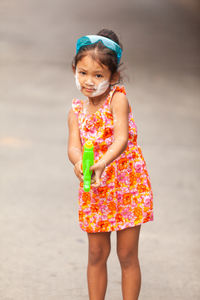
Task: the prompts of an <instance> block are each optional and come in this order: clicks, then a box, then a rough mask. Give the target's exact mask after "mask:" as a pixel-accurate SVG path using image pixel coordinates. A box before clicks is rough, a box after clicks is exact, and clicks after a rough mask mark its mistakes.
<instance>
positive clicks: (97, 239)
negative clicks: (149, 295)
mask: <svg viewBox="0 0 200 300" xmlns="http://www.w3.org/2000/svg"><path fill="white" fill-rule="evenodd" d="M121 54H122V46H121V44H120V43H119V40H118V37H117V36H116V34H115V33H114V32H113V31H111V30H106V29H103V30H101V31H100V32H98V33H97V35H88V36H84V37H81V38H80V39H78V41H77V45H76V56H75V58H74V60H73V64H72V68H73V71H74V74H75V80H76V85H77V88H78V89H79V90H80V91H81V92H82V94H83V95H84V96H86V100H85V101H82V100H79V99H74V100H73V101H72V108H71V110H70V112H69V115H68V126H69V140H68V156H69V159H70V161H71V162H72V164H73V165H74V172H75V174H76V176H77V177H78V179H79V180H80V188H79V223H80V227H81V229H82V230H83V231H85V232H87V235H88V243H89V249H88V268H87V280H88V290H89V299H90V300H103V299H104V297H105V293H106V287H107V265H106V262H107V259H108V256H109V253H110V234H111V232H112V231H116V232H117V255H118V258H119V262H120V265H121V270H122V294H123V299H124V300H136V299H138V297H139V292H140V286H141V271H140V265H139V260H138V241H139V233H140V227H141V224H142V223H146V222H148V221H152V220H153V202H152V199H153V194H152V189H151V184H150V180H149V175H148V172H147V169H146V163H145V161H144V158H143V155H142V152H141V149H140V147H139V146H138V145H137V129H136V125H135V122H134V119H133V115H132V112H131V107H130V104H129V102H128V99H127V97H126V92H125V88H124V87H123V86H119V85H117V84H118V82H119V81H120V73H119V64H120V59H121ZM88 140H89V141H92V142H93V145H94V151H95V160H94V165H93V166H92V167H91V169H90V170H92V171H93V174H94V176H93V178H92V185H91V190H90V192H84V190H83V172H82V150H83V145H84V144H85V143H86V141H88Z"/></svg>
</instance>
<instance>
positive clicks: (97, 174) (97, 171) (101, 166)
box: [90, 160, 106, 187]
mask: <svg viewBox="0 0 200 300" xmlns="http://www.w3.org/2000/svg"><path fill="white" fill-rule="evenodd" d="M105 167H106V163H105V160H99V161H98V162H97V163H96V164H94V165H93V166H92V167H90V171H94V177H93V180H92V184H91V185H92V186H93V187H99V186H100V184H101V175H102V173H103V171H104V170H105Z"/></svg>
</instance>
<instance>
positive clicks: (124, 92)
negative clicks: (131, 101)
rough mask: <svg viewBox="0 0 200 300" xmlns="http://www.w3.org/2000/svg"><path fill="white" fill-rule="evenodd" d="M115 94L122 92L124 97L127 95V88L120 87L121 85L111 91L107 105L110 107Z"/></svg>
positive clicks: (115, 86)
mask: <svg viewBox="0 0 200 300" xmlns="http://www.w3.org/2000/svg"><path fill="white" fill-rule="evenodd" d="M115 92H120V93H123V94H124V95H126V90H125V87H124V86H123V85H122V86H119V85H114V86H113V87H112V89H111V91H110V94H109V95H108V99H107V104H108V105H110V103H111V101H112V97H113V95H114V93H115Z"/></svg>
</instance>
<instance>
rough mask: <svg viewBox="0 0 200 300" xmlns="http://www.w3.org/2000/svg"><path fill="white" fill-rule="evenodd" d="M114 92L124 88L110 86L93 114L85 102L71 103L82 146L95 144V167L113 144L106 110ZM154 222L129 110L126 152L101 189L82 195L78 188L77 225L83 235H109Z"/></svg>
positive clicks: (106, 174) (108, 170) (105, 174)
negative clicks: (89, 111)
mask: <svg viewBox="0 0 200 300" xmlns="http://www.w3.org/2000/svg"><path fill="white" fill-rule="evenodd" d="M115 92H120V93H124V94H125V95H126V92H125V88H124V86H117V85H115V86H113V87H112V88H111V90H110V93H109V95H108V97H107V99H106V100H105V102H104V103H103V105H102V106H101V107H100V109H98V110H97V111H96V112H95V113H93V114H88V113H86V112H85V111H84V106H83V105H84V101H83V100H79V99H73V101H72V108H73V111H74V112H75V114H76V115H77V118H78V124H79V129H80V137H81V143H82V146H83V145H84V144H85V142H86V141H87V140H90V141H92V142H93V144H94V157H95V159H94V161H95V163H96V162H97V161H98V160H100V159H101V158H102V156H103V155H104V154H105V153H106V151H107V150H108V148H109V146H111V144H112V143H113V141H114V135H113V133H114V122H113V116H112V113H111V112H110V110H109V107H110V103H111V100H112V96H113V94H114V93H115ZM148 221H153V193H152V188H151V183H150V179H149V175H148V172H147V168H146V163H145V160H144V158H143V155H142V151H141V148H140V146H138V145H137V128H136V124H135V121H134V119H133V115H132V110H131V107H130V112H129V139H128V145H127V148H126V150H125V151H124V152H123V153H122V154H121V155H120V156H119V157H118V158H117V159H115V160H114V161H113V162H112V163H111V164H109V165H108V166H107V167H106V168H105V170H104V172H103V174H102V176H101V185H100V187H98V188H95V187H92V186H91V190H90V191H89V192H84V190H83V183H80V187H79V224H80V227H81V229H82V230H83V231H86V232H89V233H92V232H109V231H118V230H122V229H125V228H127V227H134V226H136V225H140V224H142V223H146V222H148Z"/></svg>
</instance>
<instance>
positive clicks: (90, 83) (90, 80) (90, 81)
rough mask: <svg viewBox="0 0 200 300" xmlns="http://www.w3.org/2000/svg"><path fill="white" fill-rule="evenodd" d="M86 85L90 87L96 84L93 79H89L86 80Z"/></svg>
mask: <svg viewBox="0 0 200 300" xmlns="http://www.w3.org/2000/svg"><path fill="white" fill-rule="evenodd" d="M85 83H86V84H88V85H94V82H93V81H92V78H91V77H88V78H87V79H86V82H85Z"/></svg>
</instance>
